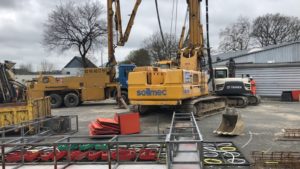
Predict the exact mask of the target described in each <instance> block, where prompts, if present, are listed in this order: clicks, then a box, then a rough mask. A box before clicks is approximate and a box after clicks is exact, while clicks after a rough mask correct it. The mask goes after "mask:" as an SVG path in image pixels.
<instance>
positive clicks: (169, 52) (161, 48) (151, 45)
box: [144, 32, 178, 61]
mask: <svg viewBox="0 0 300 169" xmlns="http://www.w3.org/2000/svg"><path fill="white" fill-rule="evenodd" d="M164 38H165V40H166V42H165V43H166V44H164V42H163V41H162V38H161V35H160V33H159V32H157V33H154V34H153V35H151V36H150V37H149V38H147V39H145V40H144V46H145V49H146V50H147V51H148V53H149V55H150V57H151V58H152V59H153V61H159V60H170V59H171V58H174V57H176V54H177V50H178V44H177V43H176V41H177V40H176V38H175V36H174V35H170V34H164Z"/></svg>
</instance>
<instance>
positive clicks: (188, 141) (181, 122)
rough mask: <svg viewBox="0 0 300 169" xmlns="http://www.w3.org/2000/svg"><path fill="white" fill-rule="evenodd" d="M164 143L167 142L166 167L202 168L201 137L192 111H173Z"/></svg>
mask: <svg viewBox="0 0 300 169" xmlns="http://www.w3.org/2000/svg"><path fill="white" fill-rule="evenodd" d="M166 143H169V144H167V145H168V146H169V147H168V149H167V150H168V152H167V164H166V165H167V168H168V169H171V168H172V169H180V168H191V169H194V168H195V169H199V168H200V169H202V168H203V164H202V153H201V152H202V143H203V137H202V134H201V132H200V130H199V127H198V125H197V121H196V119H195V116H194V114H193V113H192V112H191V113H179V112H174V113H173V117H172V121H171V126H170V129H169V133H168V134H167V137H166Z"/></svg>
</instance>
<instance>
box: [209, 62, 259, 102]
mask: <svg viewBox="0 0 300 169" xmlns="http://www.w3.org/2000/svg"><path fill="white" fill-rule="evenodd" d="M229 72H230V71H229V69H228V68H227V67H217V68H214V76H215V93H216V94H217V95H218V96H225V97H227V100H228V101H227V103H228V105H229V106H233V107H246V106H247V105H258V104H259V103H260V97H259V96H258V95H256V84H255V81H254V80H253V79H251V78H250V75H249V76H242V77H240V78H237V77H231V76H229V75H230V73H229ZM231 74H235V73H231ZM253 91H255V92H253Z"/></svg>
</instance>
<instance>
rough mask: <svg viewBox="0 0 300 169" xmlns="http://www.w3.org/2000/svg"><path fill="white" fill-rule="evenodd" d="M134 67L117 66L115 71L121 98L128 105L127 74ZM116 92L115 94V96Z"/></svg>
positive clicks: (131, 65) (128, 65) (129, 65)
mask: <svg viewBox="0 0 300 169" xmlns="http://www.w3.org/2000/svg"><path fill="white" fill-rule="evenodd" d="M135 67H136V66H135V65H134V64H119V65H118V67H117V69H116V71H117V73H116V80H117V82H119V83H120V85H121V96H122V98H123V99H124V101H125V102H126V103H129V99H128V74H129V72H132V71H133V69H134V68H135ZM116 93H117V92H116V91H115V94H114V95H116Z"/></svg>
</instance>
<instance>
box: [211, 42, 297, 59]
mask: <svg viewBox="0 0 300 169" xmlns="http://www.w3.org/2000/svg"><path fill="white" fill-rule="evenodd" d="M216 57H219V58H221V59H225V61H222V62H218V63H215V65H224V64H225V63H226V62H228V59H229V58H231V57H233V58H234V60H235V62H236V63H254V64H255V63H269V62H272V63H286V62H300V42H294V43H290V44H287V45H279V46H275V47H266V48H262V49H260V50H258V51H255V49H254V50H248V51H237V52H230V53H224V54H220V55H215V56H213V58H214V59H215V58H216Z"/></svg>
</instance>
